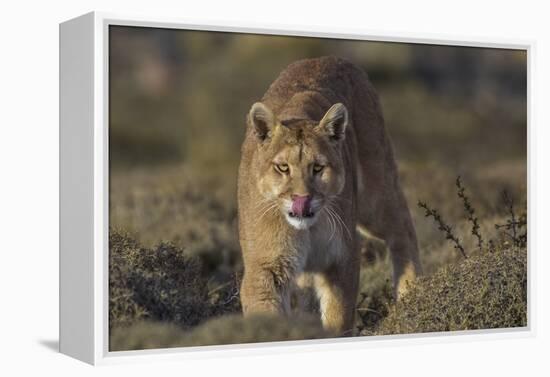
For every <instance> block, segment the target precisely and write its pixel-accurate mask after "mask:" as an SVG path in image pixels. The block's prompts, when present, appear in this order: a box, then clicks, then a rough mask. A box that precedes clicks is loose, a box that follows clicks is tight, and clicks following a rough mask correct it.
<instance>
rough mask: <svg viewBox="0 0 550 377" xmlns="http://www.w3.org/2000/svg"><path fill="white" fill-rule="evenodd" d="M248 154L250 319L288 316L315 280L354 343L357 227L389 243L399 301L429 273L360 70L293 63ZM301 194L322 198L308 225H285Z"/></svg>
mask: <svg viewBox="0 0 550 377" xmlns="http://www.w3.org/2000/svg"><path fill="white" fill-rule="evenodd" d="M241 153H242V156H241V164H240V167H239V181H238V202H239V236H240V243H241V248H242V253H243V259H244V266H245V273H244V278H243V283H242V287H241V301H242V306H243V311H244V313H245V315H246V314H248V313H253V312H261V311H265V312H278V313H286V314H288V313H290V310H291V307H290V306H291V305H290V301H291V300H290V294H291V290H292V289H293V287H294V286H296V284H297V279H298V278H299V276H300V274H302V273H307V274H308V275H309V276H313V279H312V280H313V282H314V285H315V289H316V292H317V297H318V299H319V307H320V311H321V319H322V321H323V325H324V326H325V328H329V329H334V330H337V331H339V332H340V333H341V334H349V333H350V332H351V330H352V329H353V320H354V311H355V304H356V299H357V290H358V280H359V268H360V266H359V264H360V260H359V250H358V245H357V241H358V240H357V237H358V234H357V232H356V226H357V225H359V224H361V226H364V227H365V228H366V229H368V232H370V233H371V234H372V235H374V236H375V237H378V238H381V239H383V240H385V241H386V243H387V245H388V248H389V249H390V252H391V257H392V258H391V259H392V262H393V281H394V286H395V292H396V295H397V294H399V293H400V292H403V290H404V289H405V288H406V285H407V282H408V281H410V280H412V279H414V278H415V276H416V275H418V274H419V273H420V263H419V259H418V250H417V242H416V235H415V230H414V226H413V224H412V221H411V217H410V213H409V210H408V207H407V203H406V201H405V198H404V196H403V193H402V191H401V188H400V185H399V179H398V176H397V168H396V164H395V161H394V156H393V150H392V146H391V143H390V140H389V138H388V135H387V133H386V131H385V127H384V121H383V117H382V111H381V108H380V104H379V101H378V97H377V94H376V92H375V90H374V88H373V87H372V85H371V84H370V82H369V80H368V78H367V75H366V74H365V73H364V72H363V71H362V70H360V69H359V68H357V67H356V66H354V65H353V64H351V63H349V62H347V61H345V60H342V59H338V58H334V57H323V58H318V59H310V60H302V61H298V62H295V63H293V64H291V65H290V66H289V67H288V68H287V69H285V70H284V71H283V72H282V73H281V74H280V76H279V77H278V78H277V80H275V82H274V83H273V84H272V85H271V86H270V88H269V90H268V91H267V93H266V94H265V95H264V97H263V98H262V100H261V103H256V104H254V106H253V107H252V109H251V111H250V114H249V117H248V127H247V132H246V136H245V140H244V142H243V145H242V150H241ZM277 165H278V166H279V167H278V166H277ZM320 166H321V167H322V168H320ZM281 169H288V171H287V172H281ZM314 169H321V171H320V172H316V171H315V170H314ZM293 194H297V195H306V194H307V195H311V196H312V197H313V202H314V203H315V205H313V207H315V210H314V212H315V216H314V217H313V218H312V219H311V220H308V221H305V220H304V221H301V220H300V221H297V220H296V219H293V218H291V217H289V216H288V210H289V205H290V204H289V203H292V202H291V195H293ZM291 224H293V225H291Z"/></svg>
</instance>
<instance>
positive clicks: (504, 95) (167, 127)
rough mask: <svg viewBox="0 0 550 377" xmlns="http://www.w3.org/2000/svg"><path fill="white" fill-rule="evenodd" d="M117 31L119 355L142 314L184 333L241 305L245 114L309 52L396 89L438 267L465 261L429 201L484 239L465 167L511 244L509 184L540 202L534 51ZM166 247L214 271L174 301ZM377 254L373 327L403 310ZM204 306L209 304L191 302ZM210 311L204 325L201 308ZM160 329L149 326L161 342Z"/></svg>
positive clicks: (366, 279)
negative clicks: (532, 156)
mask: <svg viewBox="0 0 550 377" xmlns="http://www.w3.org/2000/svg"><path fill="white" fill-rule="evenodd" d="M109 35H110V40H109V57H110V62H109V143H110V145H109V152H110V225H111V227H112V232H111V233H112V239H111V255H110V257H111V264H112V266H111V267H113V268H114V270H112V271H111V275H112V276H111V278H110V289H111V291H110V293H111V299H112V300H111V307H112V309H113V310H111V324H112V326H111V329H112V330H113V326H115V327H121V328H122V329H123V330H122V331H118V332H116V333H117V334H118V335H117V343H116V344H118V346H117V347H118V348H119V349H124V348H125V347H126V348H128V347H131V346H130V345H126V346H125V345H124V341H121V339H124V335H123V334H125V333H128V332H127V331H130V330H128V329H129V327H128V326H132V325H133V324H134V322H136V323H137V321H139V323H141V321H143V320H154V321H157V322H169V323H170V324H171V325H172V326H179V328H180V329H183V330H185V329H188V328H190V327H193V326H195V325H199V324H201V323H202V322H204V320H206V319H207V318H208V317H217V316H221V315H226V314H230V313H235V312H238V311H239V305H238V280H239V277H240V273H241V272H242V264H241V259H240V249H239V244H238V237H237V226H236V214H237V208H236V183H237V180H236V178H237V168H238V163H239V159H240V145H241V142H242V138H243V135H244V130H245V116H246V114H247V112H248V110H249V108H250V106H251V105H252V104H253V103H254V102H255V101H258V100H260V99H261V97H262V96H263V94H264V92H265V91H266V90H267V88H268V87H269V85H270V84H271V82H272V81H273V80H274V79H275V78H276V77H277V76H278V74H279V73H280V72H281V71H282V70H283V69H284V68H285V67H286V66H287V65H288V64H290V63H292V62H294V61H296V60H298V59H303V58H311V57H318V56H323V55H335V56H339V57H343V58H346V59H348V60H349V61H351V62H353V63H355V64H356V65H358V66H360V67H362V68H363V69H364V70H365V71H366V72H367V73H368V75H369V77H370V80H371V81H372V83H373V84H374V86H375V88H376V89H377V91H378V93H379V95H380V98H381V103H382V107H383V111H384V116H385V120H386V127H387V130H388V132H389V134H390V136H391V137H392V140H393V143H394V147H395V150H396V157H397V160H398V165H399V169H400V175H401V181H402V184H403V187H404V190H405V195H406V196H407V198H408V200H409V206H410V209H411V213H412V215H413V219H414V221H415V224H416V228H417V233H418V239H419V244H420V248H421V255H422V260H423V264H424V268H425V270H426V273H427V275H428V276H430V275H432V274H434V273H436V272H437V271H438V270H440V269H441V268H442V267H444V266H447V265H449V264H452V263H454V262H456V261H457V254H456V253H455V252H454V250H453V247H452V246H451V245H448V244H447V243H446V242H445V237H444V236H442V235H441V234H440V232H439V231H438V230H437V227H436V226H434V224H433V222H431V220H430V219H426V218H425V217H424V213H423V211H422V210H420V209H419V208H417V206H416V203H417V202H418V200H422V201H427V202H429V203H430V205H432V206H434V207H437V208H438V210H439V211H440V212H441V214H442V215H443V216H444V217H445V218H446V219H447V220H448V221H450V222H451V223H452V224H453V226H454V228H455V231H456V232H457V234H458V235H459V236H460V238H461V239H462V242H464V244H465V247H466V249H467V250H468V251H473V250H474V249H475V247H474V245H475V239H474V238H473V237H472V235H471V232H470V226H469V223H468V221H467V219H465V216H464V210H463V208H462V207H461V205H460V202H457V201H456V197H455V195H456V194H455V193H456V189H455V187H454V181H455V178H456V176H457V175H461V176H462V177H463V180H464V182H465V184H466V187H467V189H468V192H469V195H470V197H471V200H472V203H473V205H474V207H475V208H476V210H477V212H476V213H477V215H478V216H479V217H480V223H481V229H482V231H483V232H484V234H485V237H486V238H487V239H488V238H495V239H500V238H502V237H501V235H499V234H498V231H497V230H496V229H495V227H494V224H495V223H503V222H505V221H504V219H505V218H506V216H508V214H507V212H506V208H505V207H503V206H502V203H501V200H500V193H501V191H502V190H507V192H509V193H510V195H512V197H513V198H514V199H515V203H516V210H518V211H519V212H520V213H523V212H525V210H526V199H527V173H526V171H527V170H526V168H527V71H526V69H527V64H526V63H527V56H526V52H525V51H519V50H505V49H489V48H472V47H454V46H438V45H423V44H408V43H389V42H370V41H352V40H337V39H320V38H304V37H281V36H267V35H253V34H241V33H218V32H199V31H188V30H170V29H156V28H138V27H122V26H111V27H110V33H109ZM113 237H114V238H113ZM125 237H129V238H125ZM499 237H500V238H499ZM123 240H125V241H123ZM502 242H506V241H505V240H502ZM167 245H168V246H167ZM159 250H160V251H162V252H164V253H169V255H173V256H171V257H170V258H184V259H185V262H184V261H183V260H184V259H182V261H181V262H178V263H175V264H174V265H179V266H180V267H181V266H183V265H185V266H187V265H188V263H190V264H189V265H190V266H199V265H200V268H199V267H197V268H196V269H194V270H193V271H194V272H193V279H194V280H193V281H194V282H193V288H192V290H191V291H192V292H195V290H196V286H197V284H198V286H199V287H201V289H200V290H196V292H199V291H200V294H199V293H197V295H198V296H197V297H191V296H189V297H187V296H185V297H183V296H182V297H183V298H181V300H182V301H181V302H184V304H181V305H180V302H179V301H178V302H176V301H174V302H171V303H168V302H167V299H166V298H167V297H172V296H174V294H175V293H174V292H175V290H181V289H184V288H182V287H183V286H185V284H187V283H182V281H181V279H178V278H177V277H176V276H177V272H178V271H167V270H166V269H170V268H171V267H170V264H167V263H165V262H163V259H162V258H161V259H158V258H160V257H158V258H157V259H151V258H153V256H154V255H156V253H158V252H159ZM362 252H363V254H364V265H363V266H362V270H361V289H362V293H363V295H362V299H361V301H360V305H361V306H362V308H360V309H361V310H363V312H359V314H361V315H359V316H358V321H359V322H361V323H360V324H359V325H360V327H359V328H360V329H361V331H360V332H361V334H364V335H365V334H372V333H374V332H375V331H376V327H377V326H378V324H379V322H380V321H381V320H382V319H383V318H384V317H385V316H386V315H387V313H388V312H391V310H390V309H389V306H388V305H389V303H390V301H391V295H390V292H391V289H390V288H389V280H388V279H389V276H390V268H391V267H390V264H389V262H388V257H387V253H386V252H385V247H384V245H383V244H380V242H377V241H376V240H365V241H364V245H363V246H362ZM180 254H181V255H180ZM137 255H144V256H143V257H139V258H138V257H137ZM163 255H164V254H163ZM140 258H141V259H140ZM155 258H156V257H155ZM186 258H195V260H196V262H197V263H195V262H187V259H186ZM177 260H179V259H177ZM480 260H484V259H483V258H481V259H480ZM510 260H511V259H510ZM140 263H141V264H140ZM190 271H191V270H190ZM136 274H137V275H136ZM138 275H139V276H138ZM518 276H519V275H518ZM115 280H116V281H115ZM197 281H199V283H197ZM138 282H139V284H138ZM182 284H183V285H182ZM189 284H190V283H189ZM191 291H190V292H191ZM159 295H160V296H162V297H163V299H162V300H159V299H158V297H155V296H159ZM174 297H175V296H174ZM184 298H185V300H184ZM201 300H202V301H204V302H203V303H202V304H201V305H198V304H197V305H198V306H197V310H191V309H190V308H189V307H188V306H189V305H191V304H190V303H193V302H194V303H199V302H200V301H201ZM520 301H521V300H520ZM159 302H164V304H163V305H165V306H166V305H168V307H165V306H163V307H160V308H159V305H160V304H159ZM178 305H179V306H178ZM193 305H194V304H193ZM180 306H181V307H182V308H184V309H181V308H180V309H177V307H180ZM426 306H430V305H429V304H428V305H426ZM205 308H206V309H205ZM499 310H503V309H502V308H500V309H499ZM182 312H184V314H185V313H187V314H185V315H184V314H182ZM195 312H196V313H203V314H204V318H195V317H193V316H192V315H191V314H189V313H195ZM155 313H157V314H155ZM159 313H162V315H161V314H159ZM166 313H171V314H166ZM182 318H192V320H191V319H189V321H187V322H185V323H184V322H182ZM522 320H523V319H522ZM228 321H230V320H228ZM139 323H138V325H136V326H138V327H139ZM220 323H223V322H220ZM227 323H229V322H227ZM258 323H261V321H260V322H258ZM511 323H513V321H512V322H511ZM518 323H520V324H521V323H523V322H521V320H520V321H519V322H518ZM507 324H509V323H508V322H507ZM119 325H120V326H119ZM145 326H149V325H145ZM155 326H156V325H155ZM155 326H152V327H151V326H149V327H145V330H144V334H147V336H146V337H147V338H148V339H149V338H150V334H151V332H152V331H156V330H155V329H157V327H155ZM216 326H218V327H219V326H220V325H219V324H218V325H216ZM483 326H485V324H484V325H483ZM495 326H496V327H498V326H497V325H495ZM134 328H135V326H134V327H132V329H134ZM453 328H454V327H453ZM183 330H182V331H183ZM132 331H133V330H132ZM159 331H160V333H163V331H164V332H169V333H172V334H173V332H171V331H169V330H166V329H165V330H159ZM201 331H202V330H201ZM289 331H290V330H289ZM385 331H386V332H391V331H389V330H387V329H386V330H385ZM160 333H159V334H160ZM121 334H122V335H121ZM135 334H140V332H139V329H138V330H136V331H135ZM308 334H309V333H308ZM310 335H311V334H310ZM310 335H307V336H310ZM159 336H161V337H162V335H159ZM304 336H306V335H304ZM311 337H314V336H311ZM258 339H259V340H260V339H272V338H269V337H265V336H264V337H263V338H262V337H259V338H258ZM138 343H139V342H138ZM138 343H135V344H138ZM168 343H169V344H170V345H173V344H174V342H173V341H172V340H171V341H170V342H167V343H166V344H168ZM176 343H177V342H176ZM206 343H208V342H205V344H206ZM152 344H155V346H157V345H158V344H162V340H159V341H158V342H156V341H153V342H152ZM193 344H200V340H199V341H196V342H194V343H193Z"/></svg>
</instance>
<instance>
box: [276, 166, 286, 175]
mask: <svg viewBox="0 0 550 377" xmlns="http://www.w3.org/2000/svg"><path fill="white" fill-rule="evenodd" d="M275 169H277V170H278V171H280V172H281V173H288V165H287V164H275Z"/></svg>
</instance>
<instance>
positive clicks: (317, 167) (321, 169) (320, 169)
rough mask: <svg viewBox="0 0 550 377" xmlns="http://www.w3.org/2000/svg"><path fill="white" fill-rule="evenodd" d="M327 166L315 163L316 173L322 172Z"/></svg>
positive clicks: (314, 169)
mask: <svg viewBox="0 0 550 377" xmlns="http://www.w3.org/2000/svg"><path fill="white" fill-rule="evenodd" d="M324 168H325V167H324V166H323V165H319V164H315V165H313V172H314V173H320V172H322V171H323V169H324Z"/></svg>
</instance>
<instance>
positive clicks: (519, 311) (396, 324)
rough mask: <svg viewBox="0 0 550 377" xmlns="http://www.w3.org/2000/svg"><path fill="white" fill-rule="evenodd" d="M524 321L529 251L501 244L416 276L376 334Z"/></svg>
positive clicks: (486, 326) (513, 324)
mask: <svg viewBox="0 0 550 377" xmlns="http://www.w3.org/2000/svg"><path fill="white" fill-rule="evenodd" d="M526 325H527V251H526V249H525V248H516V247H509V248H501V249H497V250H495V251H493V252H489V251H483V252H478V253H476V254H473V255H471V256H470V257H469V258H468V259H465V260H463V261H462V262H460V263H454V264H450V265H448V266H446V267H444V268H442V269H441V270H439V271H438V272H436V273H435V274H433V275H432V276H429V277H425V278H421V279H419V281H418V282H417V283H416V284H415V285H414V286H412V287H411V288H410V291H409V292H407V294H406V295H405V296H403V297H402V299H401V300H399V302H398V303H397V304H396V305H395V306H393V307H391V308H390V312H389V314H388V316H387V317H386V318H385V319H384V320H383V322H382V323H381V325H380V327H379V328H378V331H377V334H379V335H386V334H405V333H423V332H435V331H456V330H472V329H490V328H510V327H523V326H526Z"/></svg>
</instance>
